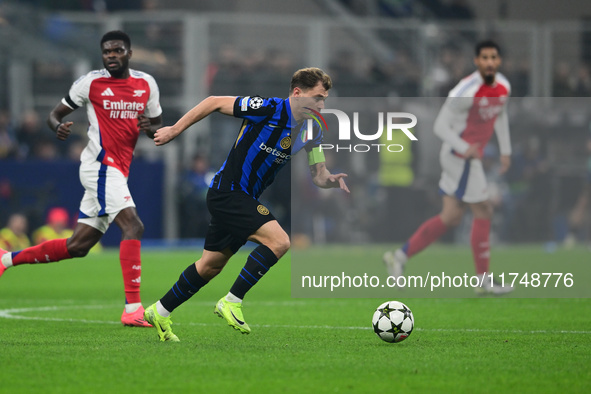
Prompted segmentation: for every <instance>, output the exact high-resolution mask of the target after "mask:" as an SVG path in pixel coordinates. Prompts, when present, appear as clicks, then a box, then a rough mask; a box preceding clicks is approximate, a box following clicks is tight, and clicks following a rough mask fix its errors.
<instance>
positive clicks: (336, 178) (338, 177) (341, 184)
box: [328, 173, 351, 193]
mask: <svg viewBox="0 0 591 394" xmlns="http://www.w3.org/2000/svg"><path fill="white" fill-rule="evenodd" d="M347 176H348V175H347V174H343V173H340V174H330V175H329V176H328V183H329V184H332V185H334V186H333V187H338V188H339V189H341V190H344V191H346V192H347V193H351V192H350V191H349V188H348V187H347V184H346V183H345V178H346V177H347ZM337 185H338V186H337Z"/></svg>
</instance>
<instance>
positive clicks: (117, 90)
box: [0, 31, 162, 327]
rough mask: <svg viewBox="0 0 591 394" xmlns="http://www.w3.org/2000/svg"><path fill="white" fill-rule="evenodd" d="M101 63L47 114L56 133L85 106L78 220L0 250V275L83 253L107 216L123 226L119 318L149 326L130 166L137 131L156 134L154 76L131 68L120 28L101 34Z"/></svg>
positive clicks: (61, 134)
mask: <svg viewBox="0 0 591 394" xmlns="http://www.w3.org/2000/svg"><path fill="white" fill-rule="evenodd" d="M100 48H101V52H102V59H103V64H104V66H105V68H104V69H101V70H95V71H91V72H90V73H88V74H86V75H84V76H82V77H80V78H79V79H78V80H77V81H76V82H74V84H73V85H72V87H71V88H70V91H69V94H68V95H67V96H66V97H64V98H63V99H62V101H61V103H59V104H58V105H57V106H56V107H55V108H54V109H53V110H52V111H51V113H50V115H49V119H48V120H47V123H48V125H49V127H50V128H51V129H52V130H53V131H54V132H55V133H56V135H57V138H58V139H60V140H65V139H67V138H68V136H69V135H70V127H71V126H72V124H73V122H66V121H64V120H63V119H64V117H66V116H67V115H69V114H70V113H72V112H73V111H74V110H76V109H77V108H79V107H82V106H85V107H86V113H87V116H88V120H89V123H90V125H89V127H88V137H89V141H88V144H87V145H86V148H85V149H84V151H83V152H82V155H81V158H80V160H81V164H80V180H81V182H82V186H84V189H85V192H84V196H83V197H82V201H81V203H80V212H79V216H78V224H77V225H76V228H75V229H74V234H73V235H72V236H71V237H70V238H67V239H55V240H50V241H46V242H43V243H42V244H40V245H37V246H33V247H30V248H26V249H23V250H21V251H18V252H12V253H10V252H6V251H4V250H0V259H1V260H0V275H2V274H3V273H4V271H5V270H6V269H8V268H10V267H12V266H17V265H21V264H36V263H51V262H55V261H61V260H64V259H69V258H73V257H83V256H86V254H87V253H88V251H89V250H90V249H91V248H92V247H93V246H94V245H95V244H96V243H98V242H99V240H100V239H101V237H102V236H103V234H104V233H105V231H107V228H108V227H109V225H110V224H111V222H113V221H114V222H115V223H116V224H117V226H119V227H120V228H121V232H122V240H121V243H120V249H119V250H120V255H119V256H120V261H121V270H122V273H123V284H124V290H125V308H124V310H123V314H122V315H121V322H122V323H123V324H124V325H128V326H140V327H150V324H148V323H146V321H145V320H144V317H143V316H144V308H143V307H142V304H141V299H140V281H141V258H140V246H141V245H140V240H141V237H142V234H143V232H144V225H143V224H142V221H141V220H140V218H139V216H138V214H137V211H136V208H135V204H134V202H133V198H132V197H131V193H130V192H129V188H128V186H127V177H128V176H129V166H130V163H131V159H132V156H133V150H134V148H135V145H136V142H137V139H138V137H139V134H140V132H144V133H145V134H146V135H148V136H149V137H150V138H154V132H155V131H156V130H157V129H158V128H159V127H160V126H161V125H162V116H161V114H162V109H161V108H160V101H159V100H160V93H159V91H158V85H157V84H156V81H155V80H154V78H152V76H150V75H148V74H146V73H143V72H140V71H136V70H132V69H130V68H129V59H130V58H131V55H132V51H131V41H130V39H129V36H128V35H127V34H125V33H124V32H122V31H111V32H108V33H106V34H105V35H104V36H103V37H102V39H101V43H100Z"/></svg>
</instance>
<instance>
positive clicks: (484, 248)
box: [470, 219, 490, 275]
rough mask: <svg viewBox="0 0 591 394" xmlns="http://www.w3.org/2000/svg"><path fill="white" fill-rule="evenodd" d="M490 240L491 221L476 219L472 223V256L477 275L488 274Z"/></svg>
mask: <svg viewBox="0 0 591 394" xmlns="http://www.w3.org/2000/svg"><path fill="white" fill-rule="evenodd" d="M489 238H490V219H474V220H473V221H472V233H471V234H470V244H471V245H472V254H473V255H474V265H475V266H476V274H477V275H480V274H483V273H485V272H488V263H489V261H490V243H489Z"/></svg>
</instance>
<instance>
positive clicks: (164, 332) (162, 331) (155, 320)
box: [144, 304, 180, 342]
mask: <svg viewBox="0 0 591 394" xmlns="http://www.w3.org/2000/svg"><path fill="white" fill-rule="evenodd" d="M144 319H145V320H146V321H147V322H148V323H150V324H151V325H153V326H154V327H156V330H158V337H160V341H162V342H164V341H170V342H179V341H180V340H179V337H177V336H176V335H174V333H173V332H172V329H171V328H170V326H172V320H170V317H162V316H160V315H159V314H158V311H157V310H156V304H152V305H150V306H149V307H147V308H146V311H145V312H144Z"/></svg>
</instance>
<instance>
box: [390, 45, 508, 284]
mask: <svg viewBox="0 0 591 394" xmlns="http://www.w3.org/2000/svg"><path fill="white" fill-rule="evenodd" d="M499 52H500V51H499V47H498V45H497V44H496V43H494V42H493V41H483V42H481V43H479V44H478V45H477V46H476V57H475V58H474V64H475V65H476V67H477V70H476V71H475V72H474V73H472V74H470V75H469V76H467V77H466V78H464V79H462V80H461V81H460V83H458V85H457V86H456V87H455V88H453V89H452V90H451V91H450V92H449V96H448V98H447V100H446V102H445V104H444V105H443V107H442V109H441V111H440V113H439V115H438V117H437V119H436V121H435V126H434V131H435V134H436V135H437V136H439V137H440V138H441V139H442V140H443V146H442V148H441V153H440V162H441V167H442V169H443V172H442V174H441V180H440V181H439V188H440V191H441V192H442V195H443V208H442V210H441V212H440V213H439V215H437V216H434V217H432V218H431V219H429V220H427V221H426V222H424V223H423V224H422V225H421V226H420V227H419V228H418V230H416V231H415V233H414V234H413V235H412V236H411V237H410V239H409V240H408V241H407V242H406V243H405V244H404V246H402V248H400V249H398V250H396V251H395V252H394V253H392V252H386V253H385V254H384V263H385V264H386V267H387V269H388V274H389V275H391V276H395V277H398V276H400V275H402V273H403V271H404V266H405V264H406V261H407V260H408V258H410V257H412V256H414V255H415V254H417V253H418V252H420V251H421V250H423V249H424V248H426V247H427V246H428V245H430V244H431V243H433V242H434V241H436V240H437V239H438V238H439V237H441V236H442V235H443V234H444V233H445V232H446V231H447V230H448V229H449V228H451V227H455V226H457V225H459V224H460V222H461V220H462V216H463V215H464V211H465V210H466V207H467V206H469V207H470V209H471V211H472V214H473V217H474V219H473V222H472V231H471V236H470V243H471V246H472V253H473V256H474V263H475V266H476V274H477V275H479V276H480V275H484V274H487V273H488V272H489V260H490V249H489V234H490V222H491V217H492V214H493V210H492V205H491V204H490V201H489V194H488V190H487V182H486V177H485V173H484V169H483V167H482V161H481V160H480V159H481V157H482V152H483V150H484V147H485V146H486V144H487V143H488V141H489V140H490V138H491V137H492V134H493V133H494V132H496V134H497V140H498V143H499V149H500V153H501V156H500V161H501V169H500V171H501V173H504V172H506V171H507V170H508V169H509V166H510V165H511V141H510V139H509V121H508V117H507V108H506V107H507V99H508V97H509V95H510V93H511V86H510V85H509V82H508V81H507V79H506V78H505V77H504V76H503V75H502V74H501V73H499V72H497V70H498V68H499V66H500V65H501V58H500V55H499ZM511 290H513V289H512V288H511V287H507V286H505V287H501V286H500V285H498V284H497V283H496V282H494V281H493V282H491V281H490V280H484V281H483V286H482V287H478V288H476V291H477V293H493V294H504V293H507V292H509V291H511Z"/></svg>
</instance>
